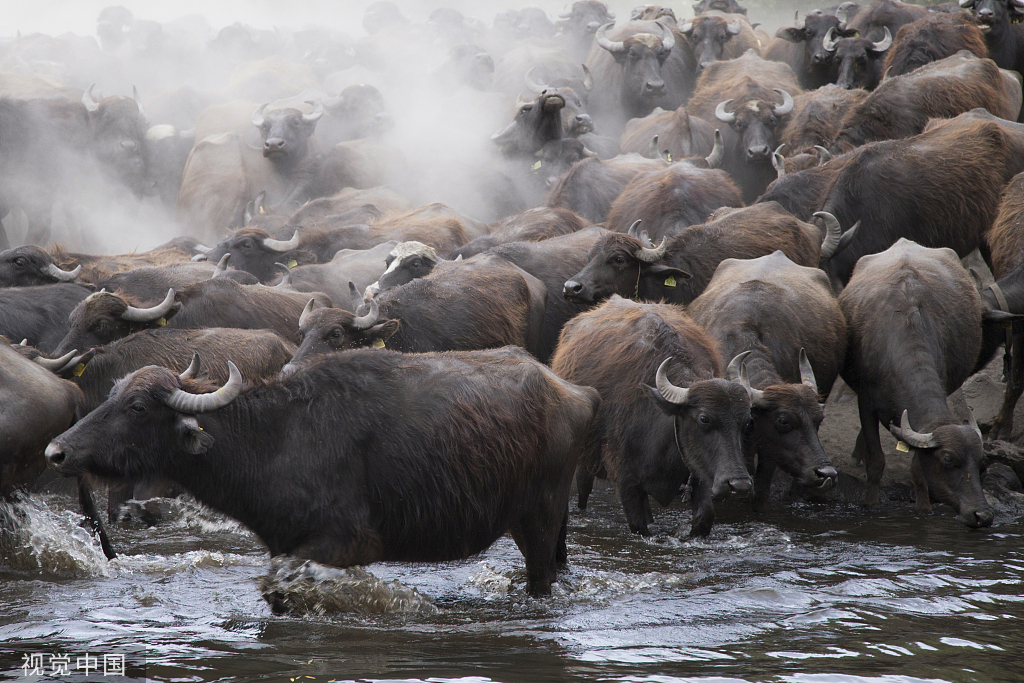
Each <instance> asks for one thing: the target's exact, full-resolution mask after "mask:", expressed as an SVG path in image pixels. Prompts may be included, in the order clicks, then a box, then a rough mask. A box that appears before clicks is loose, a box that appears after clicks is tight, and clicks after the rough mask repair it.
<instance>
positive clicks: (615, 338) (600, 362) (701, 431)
mask: <svg viewBox="0 0 1024 683" xmlns="http://www.w3.org/2000/svg"><path fill="white" fill-rule="evenodd" d="M551 367H552V369H553V370H554V371H555V372H556V373H558V374H559V375H560V376H562V377H564V378H566V379H568V380H569V381H571V382H574V383H579V384H581V385H585V386H590V387H594V388H595V389H597V392H598V393H599V394H600V395H601V407H600V409H599V410H598V412H597V417H596V418H595V420H594V425H593V430H592V434H591V436H590V438H589V439H588V440H587V448H586V450H585V451H584V453H583V455H582V458H581V459H580V464H579V470H578V474H577V477H576V484H577V488H578V490H579V505H580V508H581V509H582V508H585V507H586V503H587V498H588V496H589V495H590V490H591V487H592V486H593V480H594V477H595V476H596V477H601V478H607V479H610V480H611V481H613V482H615V484H616V486H617V488H618V492H619V499H620V500H621V501H622V507H623V510H624V511H625V513H626V520H627V522H628V523H629V530H630V531H632V532H633V533H638V534H643V535H645V536H646V535H648V534H650V528H649V526H648V525H649V524H650V523H651V522H652V521H653V517H652V515H651V505H650V501H649V500H648V496H653V497H654V499H655V500H657V501H658V502H659V503H661V504H662V505H663V506H664V505H668V504H669V503H671V502H672V500H673V499H674V498H675V497H676V496H678V495H679V494H680V493H681V490H682V487H683V485H684V484H685V483H686V482H687V479H689V481H690V486H691V501H692V505H693V518H692V526H691V530H690V533H691V534H692V535H694V536H707V535H708V533H710V531H711V526H712V524H713V523H714V520H715V508H714V504H713V500H715V499H721V498H724V497H726V496H728V495H730V494H741V495H745V494H749V493H750V490H751V487H752V483H751V480H750V475H749V474H747V469H746V466H745V465H744V462H743V434H744V432H745V431H746V429H747V427H748V426H749V424H750V420H751V418H750V397H749V394H748V391H747V389H746V388H744V387H743V386H741V385H740V384H738V383H736V382H728V381H726V380H723V379H719V377H720V374H721V366H720V361H719V355H718V351H717V349H716V348H715V344H714V342H713V341H712V340H711V339H710V338H709V337H708V336H707V335H706V334H705V333H704V331H703V330H702V329H701V328H700V327H699V326H698V325H696V324H695V323H694V322H693V320H691V319H690V318H689V316H687V315H686V313H684V312H683V310H682V309H681V308H678V307H676V306H673V305H671V304H638V303H634V302H632V301H627V300H625V299H621V298H619V297H617V296H613V297H612V298H611V299H610V300H608V301H607V302H605V303H604V304H603V305H601V306H600V307H598V308H595V309H594V310H591V311H587V312H586V313H581V314H580V315H578V316H576V317H575V318H573V319H572V320H570V321H569V323H568V324H566V326H565V329H564V330H563V331H562V336H561V339H560V340H559V344H558V350H557V351H556V352H555V356H554V358H552V360H551ZM651 383H654V384H655V385H656V386H657V389H655V388H653V387H651V386H649V385H650V384H651ZM643 387H647V389H648V390H649V391H650V394H648V393H647V392H645V391H644V390H643ZM652 399H653V403H654V404H655V405H656V406H657V407H658V408H659V410H654V407H655V405H652Z"/></svg>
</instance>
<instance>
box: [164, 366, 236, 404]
mask: <svg viewBox="0 0 1024 683" xmlns="http://www.w3.org/2000/svg"><path fill="white" fill-rule="evenodd" d="M241 392H242V373H240V372H239V371H238V368H237V367H235V364H234V363H232V362H231V361H228V381H227V384H225V385H224V386H222V387H221V388H220V389H218V390H217V391H215V392H213V393H212V394H190V393H189V392H187V391H182V390H181V389H175V390H174V391H173V392H171V395H170V396H168V397H167V398H165V399H164V403H166V404H167V405H168V406H170V407H171V408H172V409H174V410H177V411H178V412H179V413H187V414H189V415H195V414H196V413H208V412H210V411H213V410H217V409H218V408H223V407H224V406H226V405H227V404H229V403H231V402H232V401H234V400H235V399H236V398H238V394H240V393H241Z"/></svg>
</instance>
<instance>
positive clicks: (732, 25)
mask: <svg viewBox="0 0 1024 683" xmlns="http://www.w3.org/2000/svg"><path fill="white" fill-rule="evenodd" d="M725 30H726V31H728V32H729V35H733V36H735V35H737V34H738V33H739V32H740V31H742V30H743V24H741V23H740V20H739V19H737V20H736V21H731V22H729V24H727V25H726V27H725Z"/></svg>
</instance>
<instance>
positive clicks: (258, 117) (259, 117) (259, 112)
mask: <svg viewBox="0 0 1024 683" xmlns="http://www.w3.org/2000/svg"><path fill="white" fill-rule="evenodd" d="M267 104H270V103H269V102H267ZM267 104H262V105H260V106H258V107H256V111H254V112H253V113H252V119H251V120H252V125H254V126H256V127H257V128H259V127H260V126H262V125H263V110H264V109H266V108H267Z"/></svg>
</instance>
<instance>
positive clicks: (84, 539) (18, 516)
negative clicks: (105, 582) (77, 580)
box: [0, 495, 110, 577]
mask: <svg viewBox="0 0 1024 683" xmlns="http://www.w3.org/2000/svg"><path fill="white" fill-rule="evenodd" d="M83 522H85V518H84V517H83V516H82V515H80V514H78V513H76V512H72V511H71V510H53V509H51V508H50V507H49V506H48V505H47V503H46V502H45V500H43V499H40V498H29V497H27V496H22V495H18V496H16V497H15V498H14V499H12V500H0V567H4V568H8V569H12V570H14V571H19V572H29V573H33V574H35V573H39V572H42V573H43V574H45V575H52V576H60V577H86V576H110V570H109V567H108V563H107V558H106V557H105V556H104V555H103V549H102V548H100V543H99V539H97V538H95V537H94V536H93V535H92V534H91V533H89V532H88V531H87V530H86V529H84V528H83V527H82V523H83Z"/></svg>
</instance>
